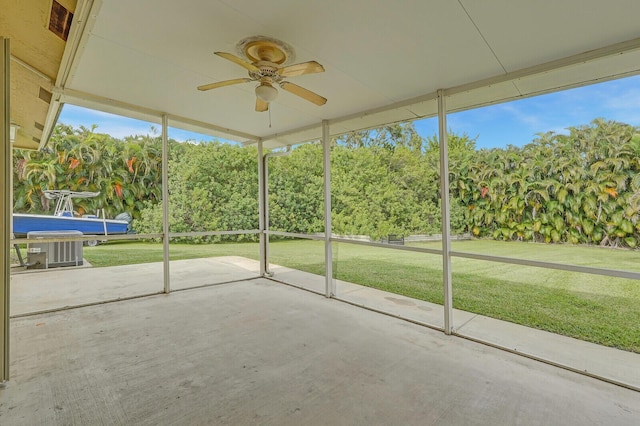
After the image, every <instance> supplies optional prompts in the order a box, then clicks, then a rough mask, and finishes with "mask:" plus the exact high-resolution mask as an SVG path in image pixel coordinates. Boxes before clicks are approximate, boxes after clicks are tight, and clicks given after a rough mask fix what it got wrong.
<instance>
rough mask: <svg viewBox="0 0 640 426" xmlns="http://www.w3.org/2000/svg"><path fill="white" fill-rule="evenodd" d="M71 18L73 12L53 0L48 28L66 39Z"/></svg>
mask: <svg viewBox="0 0 640 426" xmlns="http://www.w3.org/2000/svg"><path fill="white" fill-rule="evenodd" d="M72 20H73V13H71V12H70V11H69V10H67V8H66V7H64V6H63V5H61V4H60V3H58V2H57V1H56V0H53V2H52V4H51V15H50V17H49V30H51V32H52V33H54V34H55V35H57V36H58V37H60V38H61V39H63V40H64V41H67V37H69V29H71V21H72Z"/></svg>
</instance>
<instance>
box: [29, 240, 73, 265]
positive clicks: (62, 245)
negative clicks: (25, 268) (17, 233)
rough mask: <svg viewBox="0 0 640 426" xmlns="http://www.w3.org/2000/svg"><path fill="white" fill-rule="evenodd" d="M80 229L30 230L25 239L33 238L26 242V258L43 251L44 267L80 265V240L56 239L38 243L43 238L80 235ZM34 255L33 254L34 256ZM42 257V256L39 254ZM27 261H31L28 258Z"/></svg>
mask: <svg viewBox="0 0 640 426" xmlns="http://www.w3.org/2000/svg"><path fill="white" fill-rule="evenodd" d="M81 236H82V232H80V231H31V232H28V233H27V239H29V240H35V241H34V242H30V243H28V244H27V259H29V256H30V255H31V254H34V255H35V254H42V253H44V254H45V255H44V258H45V259H46V260H45V262H46V263H45V265H44V267H45V268H54V267H57V266H79V265H82V241H56V242H52V243H46V242H43V243H38V242H37V240H38V239H43V238H47V239H50V238H70V237H81ZM34 257H35V256H34ZM40 257H42V256H40ZM28 263H32V262H31V261H30V260H28Z"/></svg>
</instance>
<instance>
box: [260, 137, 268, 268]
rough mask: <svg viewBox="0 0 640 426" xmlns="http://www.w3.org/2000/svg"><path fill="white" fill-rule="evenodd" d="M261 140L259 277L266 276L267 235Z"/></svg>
mask: <svg viewBox="0 0 640 426" xmlns="http://www.w3.org/2000/svg"><path fill="white" fill-rule="evenodd" d="M262 151H263V148H262V140H261V139H260V140H258V222H259V223H258V229H259V231H260V233H259V234H258V235H259V238H260V276H261V277H264V276H265V275H266V274H267V235H266V234H265V222H266V220H265V214H266V209H265V190H264V186H265V182H264V162H263V159H264V156H263V155H262Z"/></svg>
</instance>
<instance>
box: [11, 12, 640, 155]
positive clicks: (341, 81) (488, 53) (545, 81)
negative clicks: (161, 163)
mask: <svg viewBox="0 0 640 426" xmlns="http://www.w3.org/2000/svg"><path fill="white" fill-rule="evenodd" d="M0 3H2V6H3V10H4V6H5V4H7V5H13V9H8V10H9V12H10V13H9V17H7V19H6V20H5V21H0V23H2V26H0V30H1V31H4V32H6V28H9V29H10V31H9V33H8V34H9V37H15V38H17V39H18V40H19V41H18V44H17V45H18V46H20V45H21V44H24V45H26V46H30V47H29V48H28V49H26V51H29V49H31V50H34V49H35V47H34V45H36V44H38V43H41V40H42V39H43V38H47V37H48V38H50V35H49V34H46V31H45V32H44V33H43V30H42V28H40V27H38V26H37V25H36V26H32V27H31V28H32V29H31V30H29V31H26V30H25V31H26V32H25V31H23V32H18V31H17V30H16V28H18V27H19V26H20V25H22V24H23V23H24V22H28V21H29V19H32V16H31V15H32V14H33V13H36V12H37V13H39V14H40V15H42V14H43V13H44V12H43V10H42V9H43V8H42V7H40V8H39V9H37V10H36V11H34V10H30V9H28V8H26V7H18V6H15V5H16V4H18V3H19V4H22V3H29V4H31V3H38V4H42V3H48V7H49V8H50V7H51V2H50V1H42V2H13V1H10V0H0ZM74 6H76V5H74ZM70 7H71V6H70ZM45 9H46V7H45ZM75 10H76V11H75V15H74V20H73V24H72V26H71V31H70V33H69V38H68V40H67V43H66V44H64V45H63V48H64V52H63V53H61V52H60V46H58V50H57V51H56V55H55V56H56V58H57V59H59V60H58V62H57V64H58V68H57V69H55V63H54V64H53V65H54V66H53V67H52V69H49V70H48V71H45V72H43V75H44V76H46V77H48V78H49V81H44V80H45V79H44V78H42V76H38V75H37V73H34V72H33V70H30V71H24V72H23V71H16V69H17V68H18V66H17V65H16V66H12V75H13V76H15V78H16V79H17V80H19V82H20V84H22V82H28V80H29V79H32V80H33V79H36V80H38V82H39V83H40V84H41V85H42V84H44V85H45V86H46V87H47V88H48V89H49V90H50V93H51V95H52V96H51V101H50V103H49V104H48V105H47V108H46V113H45V116H46V118H44V119H42V118H39V119H40V120H41V121H40V124H42V125H43V126H42V127H43V129H42V131H41V141H40V145H41V146H42V145H44V144H46V140H47V136H48V135H49V134H50V131H51V129H52V128H53V126H54V125H55V122H56V119H57V117H58V115H59V113H60V108H61V106H62V105H63V104H64V103H73V104H76V105H80V106H85V107H89V108H93V109H97V110H102V111H106V112H111V113H116V114H121V115H125V116H129V117H133V118H139V119H144V120H147V121H150V122H154V123H159V122H160V120H161V117H162V115H167V116H168V117H169V120H170V125H171V126H173V127H177V128H183V129H186V130H192V131H198V132H201V133H204V134H210V135H213V136H218V137H221V138H224V139H229V140H235V141H240V142H249V143H250V142H254V141H257V140H262V141H263V142H264V143H265V146H267V147H277V146H284V145H292V144H295V143H300V142H304V141H308V140H314V139H318V138H320V137H321V128H322V126H321V123H322V121H323V120H327V121H328V122H329V124H330V129H331V133H332V134H334V135H336V134H342V133H347V132H352V131H356V130H361V129H367V128H374V127H378V126H381V125H384V124H388V123H393V122H398V121H404V120H415V119H419V118H425V117H431V116H434V115H436V114H437V102H436V98H437V91H438V90H439V89H442V90H443V92H442V93H443V94H444V95H445V96H446V104H447V110H448V111H460V110H465V109H470V108H475V107H479V106H484V105H490V104H494V103H499V102H504V101H508V100H513V99H518V98H523V97H528V96H535V95H538V94H542V93H548V92H553V91H557V90H562V89H566V88H571V87H578V86H582V85H586V84H591V83H595V82H599V81H605V80H611V79H616V78H620V77H624V76H630V75H635V74H638V73H639V72H640V27H638V26H637V22H636V21H637V19H636V17H637V16H639V14H640V2H635V1H628V0H612V1H610V2H602V1H599V0H566V1H563V2H531V1H527V0H487V1H484V2H477V1H472V0H460V1H457V2H451V1H445V0H441V1H432V2H403V3H397V2H396V3H394V2H389V1H385V0H368V1H364V0H363V1H356V2H344V1H327V2H321V3H319V2H291V1H288V0H273V1H271V2H266V3H265V2H259V1H251V0H245V1H234V2H230V1H224V0H191V1H184V2H175V1H170V0H138V1H136V2H130V1H127V0H110V1H102V0H93V1H92V0H78V2H77V6H76V7H75ZM9 22H10V23H12V25H13V26H11V25H8V23H9ZM14 24H15V25H14ZM36 27H38V28H36ZM251 35H265V36H269V37H273V38H277V39H281V40H283V41H285V42H287V43H288V44H290V45H291V46H292V47H293V49H294V50H295V53H296V56H297V58H296V61H295V62H303V61H308V60H316V61H318V62H320V63H322V64H323V65H324V67H325V69H326V72H325V73H321V74H313V75H305V76H299V77H295V80H293V79H292V81H294V82H295V83H297V84H300V85H302V86H304V87H307V88H309V89H310V90H313V91H315V92H317V93H319V94H321V95H323V96H325V97H326V98H328V99H329V101H328V102H327V104H326V105H324V106H322V107H318V106H316V105H313V104H311V103H308V102H306V101H304V100H302V99H300V98H297V97H295V96H293V95H291V94H289V93H281V94H280V95H279V97H278V99H277V100H276V101H275V102H274V103H273V104H272V105H271V116H269V114H268V113H258V112H255V111H254V110H253V102H254V93H253V85H252V84H249V83H245V84H242V85H237V86H232V87H224V88H220V89H215V90H213V91H210V92H199V91H197V90H196V89H195V88H196V86H198V85H201V84H206V83H209V82H212V81H218V80H226V79H232V78H237V77H244V76H245V75H246V72H245V71H244V70H243V69H242V68H240V67H238V66H236V65H235V64H232V63H229V62H227V61H225V60H223V59H221V58H219V57H216V56H214V55H213V54H212V53H213V52H214V51H227V52H232V53H235V46H236V44H237V43H238V41H240V40H241V39H243V38H244V37H247V36H251ZM58 44H59V43H58ZM13 49H14V52H17V53H16V57H19V58H20V59H21V60H22V61H23V62H24V63H25V64H27V65H28V66H31V67H32V68H33V69H34V70H42V69H43V66H42V64H41V62H40V61H41V60H40V58H39V57H38V55H34V56H33V57H28V58H27V59H24V58H22V56H24V54H23V53H22V52H23V51H25V49H23V48H22V47H19V48H18V49H17V50H16V43H13ZM21 49H22V50H21ZM51 50H53V49H51ZM12 65H13V64H12ZM18 65H20V66H22V64H18ZM22 68H25V69H26V70H28V68H26V67H24V66H22ZM25 73H26V74H25ZM54 75H55V80H52V78H53V76H54ZM40 80H43V81H40ZM12 81H13V80H12ZM45 83H46V84H45ZM33 84H35V83H33ZM33 84H32V85H33ZM18 86H19V85H18ZM12 88H13V84H12ZM16 92H19V90H16ZM22 93H24V92H22ZM22 93H19V94H17V95H15V96H14V97H16V96H17V98H16V99H13V98H12V105H15V111H18V110H19V109H20V108H22V107H21V105H23V104H24V105H27V103H28V102H27V99H28V98H29V96H25V99H22V97H23V94H22ZM30 93H31V92H30ZM31 98H34V97H33V94H31ZM35 99H37V98H35ZM39 106H40V110H42V105H39ZM25 110H26V111H30V114H32V115H35V114H36V112H37V113H38V114H40V115H38V117H40V116H41V115H42V112H41V111H40V112H38V111H35V109H33V108H32V109H29V108H25ZM13 111H14V108H13V106H12V112H13ZM27 115H28V114H27ZM12 117H13V116H12ZM16 119H17V120H20V121H22V120H24V121H25V123H27V124H28V123H29V122H30V121H34V120H33V117H31V116H29V117H25V114H22V115H20V114H18V113H16ZM42 121H44V122H42ZM18 124H20V125H21V127H22V129H26V128H28V126H23V124H22V123H18ZM22 129H21V132H23V133H24V135H23V136H25V137H28V136H31V135H30V134H27V131H26V130H22ZM36 136H37V135H36ZM33 140H34V139H33V137H32V141H33Z"/></svg>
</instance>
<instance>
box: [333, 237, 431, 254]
mask: <svg viewBox="0 0 640 426" xmlns="http://www.w3.org/2000/svg"><path fill="white" fill-rule="evenodd" d="M331 242H332V243H346V244H357V245H360V246H371V247H380V248H386V249H391V250H404V251H413V252H416V253H428V254H437V255H440V256H442V250H441V249H429V248H424V247H414V246H400V245H395V244H386V243H374V242H370V241H358V240H350V239H348V238H331Z"/></svg>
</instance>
